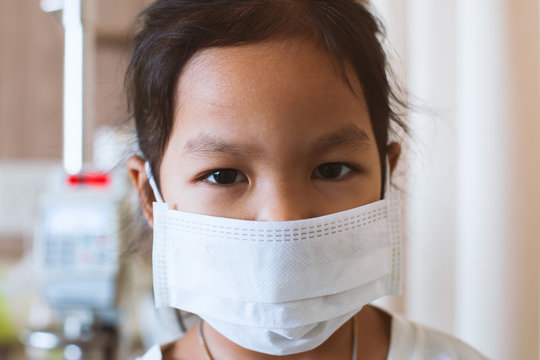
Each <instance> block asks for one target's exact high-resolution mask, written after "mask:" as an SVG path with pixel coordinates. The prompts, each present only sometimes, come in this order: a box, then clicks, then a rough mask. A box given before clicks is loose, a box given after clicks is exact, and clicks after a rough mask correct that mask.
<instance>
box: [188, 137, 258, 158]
mask: <svg viewBox="0 0 540 360" xmlns="http://www.w3.org/2000/svg"><path fill="white" fill-rule="evenodd" d="M184 152H185V153H186V154H188V155H195V156H205V155H210V154H213V153H225V154H230V155H241V154H245V153H246V152H250V153H252V152H254V149H252V148H250V147H249V146H245V145H242V144H237V143H233V142H230V141H226V140H223V139H220V138H217V137H215V136H213V135H210V134H207V133H204V132H200V133H198V134H197V135H196V136H195V137H194V138H193V139H191V140H189V141H188V142H187V144H186V145H185V146H184Z"/></svg>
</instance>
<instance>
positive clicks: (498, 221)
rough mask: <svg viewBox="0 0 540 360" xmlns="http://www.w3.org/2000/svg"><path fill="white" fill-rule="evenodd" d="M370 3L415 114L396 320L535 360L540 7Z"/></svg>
mask: <svg viewBox="0 0 540 360" xmlns="http://www.w3.org/2000/svg"><path fill="white" fill-rule="evenodd" d="M372 2H373V3H374V5H375V6H376V8H377V10H378V12H379V13H381V14H382V15H383V17H384V18H385V20H386V25H387V28H388V30H389V31H388V32H389V37H390V42H394V43H395V47H396V48H397V51H398V52H399V53H400V54H401V56H402V57H403V59H404V62H405V63H406V64H407V66H406V69H407V71H406V73H405V75H402V76H403V78H406V79H407V82H408V89H409V91H410V93H411V97H410V98H409V100H410V102H411V104H412V105H413V111H412V112H411V113H410V119H409V122H410V126H411V140H410V144H409V150H408V153H407V162H408V169H407V173H408V175H407V183H408V187H407V194H406V197H405V198H406V201H407V204H408V206H407V210H408V214H407V217H408V222H407V228H408V232H407V237H408V240H407V241H408V243H407V249H406V253H407V259H406V282H405V293H404V296H403V308H404V312H405V313H406V314H407V315H408V316H409V317H410V318H412V319H413V320H416V321H418V322H421V323H424V324H427V325H429V326H432V327H435V328H438V329H441V330H443V331H446V332H449V333H453V334H455V335H457V336H459V337H460V338H462V339H464V340H465V341H467V342H469V343H471V344H472V345H473V346H475V347H477V348H478V349H479V350H480V351H482V352H483V353H485V354H486V355H488V356H489V357H490V358H493V359H538V357H539V345H538V342H539V340H538V339H539V335H540V334H539V326H540V320H539V319H540V58H539V56H540V55H539V53H540V36H539V29H540V21H539V14H540V9H539V2H538V1H536V0H475V1H469V0H458V1H453V0H438V1H433V0H373V1H372ZM396 9H399V11H396ZM396 13H397V15H396ZM396 18H399V20H396ZM403 24H406V26H405V31H403ZM400 31H401V32H400ZM394 33H399V34H400V35H399V36H394V35H393V34H394ZM396 43H397V44H396ZM390 306H393V305H392V304H390Z"/></svg>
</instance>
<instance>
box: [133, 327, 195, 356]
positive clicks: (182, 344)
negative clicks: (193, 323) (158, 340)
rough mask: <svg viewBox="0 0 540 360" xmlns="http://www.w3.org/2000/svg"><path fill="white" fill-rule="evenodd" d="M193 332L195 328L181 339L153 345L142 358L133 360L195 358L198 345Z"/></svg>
mask: <svg viewBox="0 0 540 360" xmlns="http://www.w3.org/2000/svg"><path fill="white" fill-rule="evenodd" d="M194 330H195V328H191V329H190V330H189V331H188V332H187V333H186V334H185V335H184V336H183V337H181V338H179V339H177V340H175V341H173V342H171V343H168V344H165V345H159V344H155V345H153V346H152V347H151V348H150V349H148V351H147V352H146V353H145V354H144V355H143V356H141V357H139V358H137V359H135V360H172V359H174V360H183V359H193V358H195V357H196V356H195V355H194V354H195V353H196V352H197V347H198V346H199V343H198V340H197V337H196V335H195V331H194Z"/></svg>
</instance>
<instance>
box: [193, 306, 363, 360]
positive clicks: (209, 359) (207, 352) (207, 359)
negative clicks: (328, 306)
mask: <svg viewBox="0 0 540 360" xmlns="http://www.w3.org/2000/svg"><path fill="white" fill-rule="evenodd" d="M203 322H204V321H203V320H202V319H201V321H200V322H199V326H198V327H199V342H200V343H201V345H202V347H203V349H204V353H205V360H215V359H214V357H213V356H212V353H211V352H210V349H209V348H208V344H207V343H206V339H205V337H204V333H203ZM352 322H353V323H352V325H353V331H352V336H353V346H352V360H356V352H357V347H358V324H357V321H356V316H353V318H352Z"/></svg>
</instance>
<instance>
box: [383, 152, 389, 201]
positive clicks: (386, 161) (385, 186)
mask: <svg viewBox="0 0 540 360" xmlns="http://www.w3.org/2000/svg"><path fill="white" fill-rule="evenodd" d="M384 166H385V167H386V171H385V176H384V177H385V179H384V189H383V190H384V192H383V194H384V195H383V199H387V198H388V193H389V192H390V162H389V161H388V155H387V156H386V159H385V162H384Z"/></svg>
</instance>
